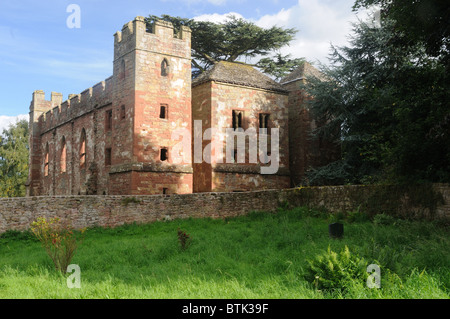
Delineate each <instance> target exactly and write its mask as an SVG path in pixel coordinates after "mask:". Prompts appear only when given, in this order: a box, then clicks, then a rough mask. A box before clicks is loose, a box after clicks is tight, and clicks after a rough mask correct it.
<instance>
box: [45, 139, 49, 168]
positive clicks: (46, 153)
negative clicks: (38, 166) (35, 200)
mask: <svg viewBox="0 0 450 319" xmlns="http://www.w3.org/2000/svg"><path fill="white" fill-rule="evenodd" d="M48 153H49V147H48V143H47V145H46V146H45V155H44V176H48V168H49V156H48Z"/></svg>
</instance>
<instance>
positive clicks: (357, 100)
mask: <svg viewBox="0 0 450 319" xmlns="http://www.w3.org/2000/svg"><path fill="white" fill-rule="evenodd" d="M405 42H407V39H406V36H405V35H404V34H403V33H399V32H397V31H396V29H395V21H393V20H390V19H384V20H382V25H381V27H375V26H373V25H371V24H367V23H360V24H357V25H355V26H354V37H353V38H352V40H351V42H350V46H347V47H341V48H333V51H332V54H331V56H330V62H331V66H330V67H328V68H324V69H323V72H324V73H325V74H326V77H327V78H328V79H329V81H319V80H318V79H310V81H309V83H308V84H307V85H306V87H305V89H306V91H307V92H308V94H310V95H312V96H314V97H315V98H314V99H312V100H311V101H309V103H310V106H311V108H312V110H313V113H314V114H315V117H316V119H318V120H320V121H321V122H322V123H327V124H326V125H324V126H322V127H320V128H319V129H318V130H317V131H316V132H315V134H316V135H324V136H327V137H328V138H334V139H335V140H340V141H341V143H342V158H341V160H339V161H337V162H334V163H331V164H330V165H328V166H326V167H322V168H319V169H316V170H313V171H311V172H310V174H309V178H310V181H311V182H312V183H367V182H376V181H386V180H388V181H394V180H395V181H398V180H405V181H431V182H448V181H449V180H450V143H448V141H449V133H448V132H449V124H450V123H449V122H450V121H449V118H450V115H449V109H450V108H449V104H448V103H449V102H448V101H449V99H448V92H450V91H449V89H450V88H449V84H448V83H449V81H448V76H447V73H446V70H445V66H444V65H443V64H442V63H441V62H440V61H439V60H437V59H435V58H433V57H431V56H430V55H429V54H428V53H427V50H426V48H425V47H424V45H423V43H421V42H416V43H410V44H409V45H407V46H405V45H404V43H405Z"/></svg>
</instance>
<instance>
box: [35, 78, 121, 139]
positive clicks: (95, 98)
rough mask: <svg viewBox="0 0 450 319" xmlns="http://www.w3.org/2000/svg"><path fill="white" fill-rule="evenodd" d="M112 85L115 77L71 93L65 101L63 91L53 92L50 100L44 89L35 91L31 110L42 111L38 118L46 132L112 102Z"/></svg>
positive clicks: (41, 129) (42, 131) (42, 129)
mask: <svg viewBox="0 0 450 319" xmlns="http://www.w3.org/2000/svg"><path fill="white" fill-rule="evenodd" d="M112 86H113V79H112V77H109V78H107V79H106V80H105V81H102V82H99V83H97V84H95V85H94V86H93V87H90V88H88V89H86V90H84V91H83V92H81V93H80V94H69V96H68V99H67V100H65V101H62V94H61V93H55V92H52V94H51V99H50V100H45V93H44V91H42V90H38V91H35V92H34V93H33V102H32V107H30V110H31V111H38V112H40V113H41V114H40V115H39V116H38V118H37V119H36V120H37V121H38V122H39V126H40V131H41V133H44V132H46V131H48V130H51V129H53V128H55V127H57V126H59V125H61V124H64V123H66V122H68V121H71V120H73V119H75V118H77V117H80V116H82V115H83V114H86V113H88V112H91V111H92V110H94V109H95V108H98V107H102V106H105V105H107V104H109V103H111V101H112V90H113V87H112ZM33 106H34V107H33Z"/></svg>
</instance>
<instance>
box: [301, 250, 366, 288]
mask: <svg viewBox="0 0 450 319" xmlns="http://www.w3.org/2000/svg"><path fill="white" fill-rule="evenodd" d="M366 267H367V263H366V261H365V260H364V258H360V257H359V256H357V255H355V254H352V253H350V250H349V249H348V247H347V246H345V248H344V249H343V250H342V251H341V252H339V253H336V252H334V251H332V250H331V249H330V247H328V250H327V252H326V253H324V254H321V255H317V256H316V257H315V259H314V260H308V268H307V272H306V275H305V279H306V280H308V281H309V282H311V283H313V284H314V286H315V287H316V289H323V290H332V289H338V290H345V288H346V287H347V286H348V285H350V284H351V283H352V281H354V280H357V281H360V282H362V283H365V282H366V280H367V277H368V274H367V272H366Z"/></svg>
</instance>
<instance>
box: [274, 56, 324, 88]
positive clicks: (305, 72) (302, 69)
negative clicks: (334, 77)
mask: <svg viewBox="0 0 450 319" xmlns="http://www.w3.org/2000/svg"><path fill="white" fill-rule="evenodd" d="M308 77H316V78H319V79H321V80H324V79H325V76H324V74H323V73H322V72H320V71H319V70H318V69H316V68H315V67H313V66H312V65H311V64H310V63H308V62H306V61H305V62H303V63H302V65H301V66H299V67H298V68H297V69H295V70H294V71H292V72H291V73H290V74H288V75H287V76H286V77H284V78H283V79H281V81H280V84H281V85H285V84H288V83H291V82H295V81H300V80H303V79H306V78H308Z"/></svg>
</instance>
